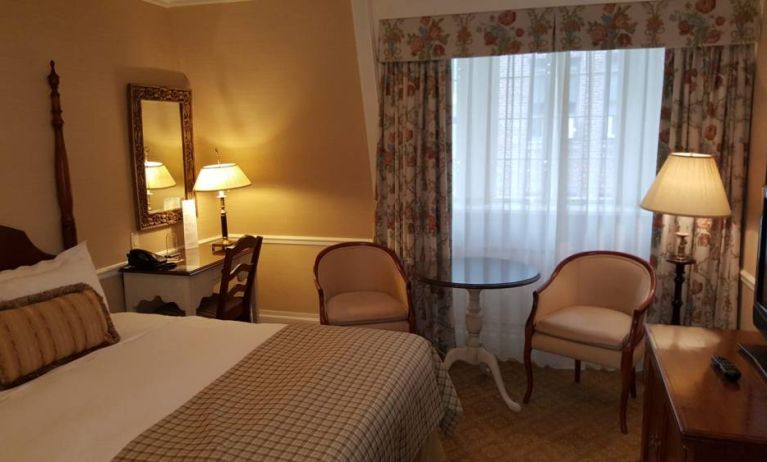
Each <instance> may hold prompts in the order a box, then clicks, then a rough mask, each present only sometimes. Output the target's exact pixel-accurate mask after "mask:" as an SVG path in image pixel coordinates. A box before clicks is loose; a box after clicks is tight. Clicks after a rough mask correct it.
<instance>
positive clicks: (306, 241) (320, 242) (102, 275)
mask: <svg viewBox="0 0 767 462" xmlns="http://www.w3.org/2000/svg"><path fill="white" fill-rule="evenodd" d="M248 234H252V235H253V236H258V235H259V234H258V233H248ZM242 236H243V234H230V235H229V237H231V238H235V239H239V238H240V237H242ZM261 236H262V237H263V238H264V245H307V246H314V247H327V246H329V245H333V244H338V243H340V242H353V241H357V242H373V239H371V238H367V237H329V236H286V235H263V234H261ZM220 238H221V236H211V237H206V238H204V239H200V240H199V241H198V243H199V244H200V245H202V244H207V243H209V242H212V241H214V240H216V239H220ZM176 250H178V249H170V252H174V251H176ZM127 264H128V262H127V261H121V262H118V263H114V264H112V265H107V266H102V267H101V268H98V269H96V274H98V276H99V279H108V278H111V277H115V276H117V275H118V274H119V272H120V268H121V267H123V266H125V265H127Z"/></svg>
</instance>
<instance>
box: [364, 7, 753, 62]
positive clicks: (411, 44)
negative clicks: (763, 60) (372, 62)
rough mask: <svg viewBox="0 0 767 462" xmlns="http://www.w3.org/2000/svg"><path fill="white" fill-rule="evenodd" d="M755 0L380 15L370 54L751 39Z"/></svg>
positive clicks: (430, 55)
mask: <svg viewBox="0 0 767 462" xmlns="http://www.w3.org/2000/svg"><path fill="white" fill-rule="evenodd" d="M760 17H761V1H760V0H730V1H727V0H661V1H651V2H632V3H607V4H603V5H588V6H564V7H552V8H532V9H523V10H516V11H514V10H507V11H496V12H488V13H471V14H453V15H444V16H424V17H420V18H402V19H383V20H381V22H380V27H379V31H378V36H379V48H378V59H379V61H381V62H390V61H424V60H438V59H450V58H459V57H467V56H490V55H503V54H517V53H534V52H550V51H570V50H605V49H616V48H656V47H665V48H688V47H701V46H711V45H730V44H743V43H753V42H756V41H757V40H758V38H759V32H760V23H761V21H760Z"/></svg>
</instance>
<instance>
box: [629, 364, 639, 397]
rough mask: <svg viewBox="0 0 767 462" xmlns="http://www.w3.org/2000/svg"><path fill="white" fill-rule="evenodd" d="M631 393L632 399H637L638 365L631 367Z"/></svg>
mask: <svg viewBox="0 0 767 462" xmlns="http://www.w3.org/2000/svg"><path fill="white" fill-rule="evenodd" d="M629 393H630V395H631V398H632V399H636V397H637V370H636V367H632V368H631V388H630V389H629Z"/></svg>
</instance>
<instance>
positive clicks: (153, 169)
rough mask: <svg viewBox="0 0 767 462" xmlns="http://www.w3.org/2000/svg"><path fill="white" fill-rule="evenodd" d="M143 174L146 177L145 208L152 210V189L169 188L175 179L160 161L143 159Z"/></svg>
mask: <svg viewBox="0 0 767 462" xmlns="http://www.w3.org/2000/svg"><path fill="white" fill-rule="evenodd" d="M144 172H145V173H144V176H145V178H146V195H147V198H146V205H147V209H149V210H152V203H151V200H150V199H151V197H150V196H151V195H152V189H164V188H170V187H172V186H175V185H176V180H174V179H173V175H171V174H170V172H169V171H168V167H166V166H165V164H163V163H162V162H156V161H149V160H147V161H145V162H144Z"/></svg>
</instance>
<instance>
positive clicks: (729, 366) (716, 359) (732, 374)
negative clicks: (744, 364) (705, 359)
mask: <svg viewBox="0 0 767 462" xmlns="http://www.w3.org/2000/svg"><path fill="white" fill-rule="evenodd" d="M711 366H712V367H713V368H714V369H716V370H717V371H719V373H721V374H722V375H723V376H724V378H725V379H727V380H729V381H730V382H737V381H738V379H740V370H739V369H738V367H737V366H735V364H733V363H732V362H731V361H730V360H729V359H727V358H725V357H724V356H712V357H711Z"/></svg>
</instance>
